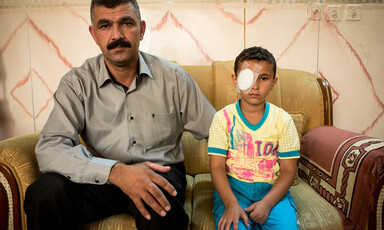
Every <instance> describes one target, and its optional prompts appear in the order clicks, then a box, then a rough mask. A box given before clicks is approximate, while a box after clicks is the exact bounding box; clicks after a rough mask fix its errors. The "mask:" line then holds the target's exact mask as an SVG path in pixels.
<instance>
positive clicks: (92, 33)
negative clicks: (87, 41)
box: [89, 25, 99, 45]
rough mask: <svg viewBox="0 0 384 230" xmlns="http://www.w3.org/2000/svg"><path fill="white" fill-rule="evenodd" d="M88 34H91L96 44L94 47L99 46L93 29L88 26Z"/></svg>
mask: <svg viewBox="0 0 384 230" xmlns="http://www.w3.org/2000/svg"><path fill="white" fill-rule="evenodd" d="M89 33H91V35H92V38H93V40H94V41H95V42H96V45H99V43H98V42H97V39H96V36H95V28H94V27H93V26H92V25H90V26H89Z"/></svg>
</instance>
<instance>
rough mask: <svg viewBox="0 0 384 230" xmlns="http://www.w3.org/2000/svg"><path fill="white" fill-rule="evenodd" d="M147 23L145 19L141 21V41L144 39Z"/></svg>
mask: <svg viewBox="0 0 384 230" xmlns="http://www.w3.org/2000/svg"><path fill="white" fill-rule="evenodd" d="M146 27H147V25H146V23H145V21H144V20H141V22H140V41H141V40H143V39H144V34H145V29H146Z"/></svg>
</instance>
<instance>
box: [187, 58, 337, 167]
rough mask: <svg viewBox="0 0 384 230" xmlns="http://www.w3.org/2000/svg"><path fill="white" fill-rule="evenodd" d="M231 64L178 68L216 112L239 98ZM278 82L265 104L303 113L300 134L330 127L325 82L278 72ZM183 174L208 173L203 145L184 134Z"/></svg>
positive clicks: (329, 100) (294, 72) (298, 73)
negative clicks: (184, 168)
mask: <svg viewBox="0 0 384 230" xmlns="http://www.w3.org/2000/svg"><path fill="white" fill-rule="evenodd" d="M233 66H234V61H215V62H213V63H212V65H210V66H182V68H184V69H185V70H186V71H187V72H188V73H189V74H190V75H191V76H192V77H193V78H194V79H195V81H196V82H197V84H198V85H199V87H200V89H201V90H202V92H203V93H204V95H205V96H206V97H207V99H208V100H209V101H210V102H211V104H212V105H213V106H214V107H215V109H216V110H220V109H222V108H223V107H224V106H226V105H228V104H231V103H234V102H236V101H237V100H238V98H239V95H238V94H237V93H236V90H235V87H234V85H233V83H232V79H231V75H232V74H233V73H234V70H233ZM276 76H277V77H278V78H279V80H278V82H277V84H276V85H275V87H274V89H273V90H272V92H271V93H270V95H269V96H268V99H267V101H268V102H270V103H272V104H275V105H277V106H279V107H281V108H283V109H284V110H286V111H287V112H292V113H295V112H304V113H305V114H306V117H307V118H306V121H305V126H304V130H303V134H305V133H306V132H308V131H309V130H310V129H312V128H315V127H318V126H322V125H332V122H333V121H332V116H333V114H332V96H331V90H330V86H329V84H328V81H327V80H326V79H324V78H321V77H318V76H316V75H314V74H311V73H308V72H304V71H299V70H291V69H281V68H278V70H277V73H276ZM182 143H183V148H184V154H185V165H186V169H187V173H188V174H190V175H196V174H198V173H209V172H210V170H209V157H208V155H207V151H208V148H207V142H206V141H205V140H201V141H198V140H195V139H194V137H193V136H192V135H191V134H190V133H187V132H185V133H184V135H183V138H182Z"/></svg>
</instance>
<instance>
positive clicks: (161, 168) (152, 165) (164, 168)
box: [145, 161, 171, 173]
mask: <svg viewBox="0 0 384 230" xmlns="http://www.w3.org/2000/svg"><path fill="white" fill-rule="evenodd" d="M145 164H146V165H147V166H148V168H150V169H152V170H153V171H155V172H162V173H166V172H168V171H169V170H170V169H171V167H170V166H163V165H160V164H156V163H152V162H149V161H147V162H145Z"/></svg>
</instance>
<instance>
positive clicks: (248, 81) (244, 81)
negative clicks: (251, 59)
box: [236, 62, 262, 94]
mask: <svg viewBox="0 0 384 230" xmlns="http://www.w3.org/2000/svg"><path fill="white" fill-rule="evenodd" d="M248 66H249V65H248V63H247V62H244V64H243V66H242V67H243V68H242V69H241V71H240V73H239V74H238V75H237V80H236V83H237V84H236V92H238V93H241V92H242V93H245V94H249V92H251V90H252V87H253V85H254V84H255V82H256V81H257V79H258V77H259V73H260V71H261V68H262V67H261V66H260V65H258V64H255V66H254V67H253V68H252V70H251V69H249V68H248Z"/></svg>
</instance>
